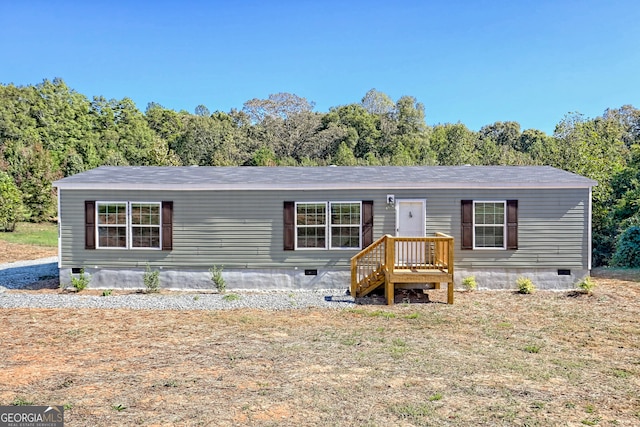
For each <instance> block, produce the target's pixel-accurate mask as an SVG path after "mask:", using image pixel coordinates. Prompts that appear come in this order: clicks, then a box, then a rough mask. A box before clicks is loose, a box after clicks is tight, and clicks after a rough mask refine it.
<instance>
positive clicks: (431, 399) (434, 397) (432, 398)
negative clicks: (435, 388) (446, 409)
mask: <svg viewBox="0 0 640 427" xmlns="http://www.w3.org/2000/svg"><path fill="white" fill-rule="evenodd" d="M442 397H443V396H442V393H440V392H437V393H434V394H432V395H431V396H429V402H436V401H438V400H442Z"/></svg>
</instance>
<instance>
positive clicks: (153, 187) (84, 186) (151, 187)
mask: <svg viewBox="0 0 640 427" xmlns="http://www.w3.org/2000/svg"><path fill="white" fill-rule="evenodd" d="M596 185H597V183H595V182H594V183H593V184H592V185H575V184H565V183H544V184H539V185H531V184H530V183H521V184H519V183H517V182H510V183H501V182H496V183H485V182H477V183H428V184H427V183H415V182H411V183H389V184H385V183H339V184H335V183H324V184H295V183H292V184H287V183H283V184H277V185H274V184H273V183H270V184H215V185H212V184H200V183H198V184H180V185H177V184H162V183H158V184H148V183H143V184H142V183H141V184H136V183H59V182H54V183H53V186H54V187H56V188H58V189H59V190H129V191H136V190H143V191H251V190H256V191H295V190H436V189H441V190H459V189H477V190H483V189H484V190H490V189H502V190H534V189H576V188H585V189H588V188H592V187H594V186H596Z"/></svg>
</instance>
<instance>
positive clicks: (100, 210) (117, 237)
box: [96, 202, 162, 249]
mask: <svg viewBox="0 0 640 427" xmlns="http://www.w3.org/2000/svg"><path fill="white" fill-rule="evenodd" d="M160 206H161V204H160V203H157V202H151V203H147V202H144V203H143V202H96V211H97V222H96V228H97V237H98V245H97V247H98V248H121V249H161V246H160V245H161V236H160V230H161V227H162V225H161V215H160Z"/></svg>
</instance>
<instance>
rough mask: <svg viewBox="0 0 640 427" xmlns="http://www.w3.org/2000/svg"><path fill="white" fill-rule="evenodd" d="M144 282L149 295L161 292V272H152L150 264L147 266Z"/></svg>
mask: <svg viewBox="0 0 640 427" xmlns="http://www.w3.org/2000/svg"><path fill="white" fill-rule="evenodd" d="M142 280H143V281H144V287H145V289H146V292H147V293H148V294H153V293H157V292H160V272H159V271H158V270H154V271H152V270H151V267H150V266H149V264H147V269H146V270H145V272H144V276H143V278H142Z"/></svg>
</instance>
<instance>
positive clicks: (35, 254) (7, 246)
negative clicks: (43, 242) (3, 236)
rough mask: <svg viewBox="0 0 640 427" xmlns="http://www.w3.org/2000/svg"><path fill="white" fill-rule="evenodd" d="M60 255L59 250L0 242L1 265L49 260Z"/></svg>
mask: <svg viewBox="0 0 640 427" xmlns="http://www.w3.org/2000/svg"><path fill="white" fill-rule="evenodd" d="M57 255H58V248H50V247H46V246H33V245H21V244H18V243H9V242H5V241H4V240H0V264H3V263H5V262H14V261H24V260H29V259H38V258H48V257H52V256H57Z"/></svg>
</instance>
